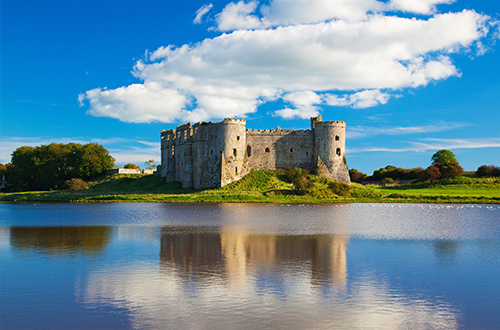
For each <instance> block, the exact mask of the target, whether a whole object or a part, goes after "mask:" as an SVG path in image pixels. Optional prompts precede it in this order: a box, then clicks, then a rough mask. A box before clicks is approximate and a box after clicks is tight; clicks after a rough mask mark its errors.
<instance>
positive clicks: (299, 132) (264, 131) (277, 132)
mask: <svg viewBox="0 0 500 330" xmlns="http://www.w3.org/2000/svg"><path fill="white" fill-rule="evenodd" d="M246 132H247V134H252V135H288V134H292V133H293V134H296V135H304V136H306V135H310V134H311V133H312V131H311V130H310V129H306V130H293V129H281V128H278V129H274V128H273V129H252V128H247V129H246Z"/></svg>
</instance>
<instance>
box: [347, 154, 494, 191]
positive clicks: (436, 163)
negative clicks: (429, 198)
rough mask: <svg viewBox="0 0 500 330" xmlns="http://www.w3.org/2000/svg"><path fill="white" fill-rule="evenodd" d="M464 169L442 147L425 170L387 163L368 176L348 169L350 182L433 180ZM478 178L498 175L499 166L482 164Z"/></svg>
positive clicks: (459, 172) (459, 174) (460, 173)
mask: <svg viewBox="0 0 500 330" xmlns="http://www.w3.org/2000/svg"><path fill="white" fill-rule="evenodd" d="M463 173H464V170H463V169H462V167H461V166H460V165H459V163H458V161H457V159H456V157H455V154H453V152H451V151H449V150H446V149H443V150H439V151H437V152H436V153H435V154H434V155H433V156H432V158H431V165H430V166H429V167H427V168H426V169H425V170H424V169H423V168H421V167H417V168H411V169H405V168H401V167H396V166H392V165H388V166H386V167H384V168H380V169H378V170H376V171H374V172H373V174H372V175H370V176H368V175H367V174H364V173H362V172H359V171H358V170H356V169H351V170H349V175H350V177H351V181H352V182H357V183H362V182H363V181H381V182H384V183H391V182H398V181H413V182H433V181H437V180H440V179H452V178H455V177H458V176H461V175H463ZM475 176H476V177H478V178H486V177H500V168H499V167H498V166H493V165H489V166H487V165H482V166H480V167H479V168H478V169H477V171H476V172H475Z"/></svg>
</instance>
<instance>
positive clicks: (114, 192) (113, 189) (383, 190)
mask: <svg viewBox="0 0 500 330" xmlns="http://www.w3.org/2000/svg"><path fill="white" fill-rule="evenodd" d="M307 180H308V182H310V184H309V186H308V187H307V189H302V190H300V193H301V194H298V190H299V188H300V187H297V186H295V185H294V184H293V183H290V182H289V181H288V182H287V180H286V178H284V177H283V175H282V173H281V172H280V171H255V172H251V173H250V174H249V175H247V176H246V177H244V178H243V179H241V180H239V181H237V182H233V183H231V184H229V185H227V186H225V187H222V188H218V189H207V190H194V189H183V188H182V187H181V185H180V184H179V183H173V184H165V183H164V180H163V179H162V178H161V177H159V176H155V175H132V174H128V175H127V174H115V175H108V176H103V177H100V178H98V179H95V180H93V181H91V182H89V189H87V190H80V191H70V190H66V191H45V192H20V193H1V194H0V201H11V202H80V203H85V202H255V203H343V202H348V203H349V202H356V203H363V202H370V203H391V202H397V203H470V204H475V203H481V204H500V178H485V179H479V178H466V177H461V178H457V179H453V180H447V181H442V182H440V183H438V184H420V185H402V186H394V187H380V186H363V185H360V184H352V185H351V186H350V187H347V188H346V186H345V185H338V184H336V183H335V182H333V181H332V180H326V179H321V178H318V177H316V176H314V175H308V176H307Z"/></svg>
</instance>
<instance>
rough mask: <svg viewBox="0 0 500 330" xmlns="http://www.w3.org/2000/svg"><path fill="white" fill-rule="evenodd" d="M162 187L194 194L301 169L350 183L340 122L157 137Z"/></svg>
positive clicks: (186, 129) (232, 124)
mask: <svg viewBox="0 0 500 330" xmlns="http://www.w3.org/2000/svg"><path fill="white" fill-rule="evenodd" d="M161 151H162V164H161V165H160V166H159V167H158V171H159V173H160V175H161V176H162V177H165V178H166V181H167V182H174V181H178V182H181V183H182V186H183V187H194V188H196V189H201V188H212V187H221V186H224V185H226V184H228V183H230V182H233V181H236V180H239V179H241V178H242V177H243V176H245V175H246V174H247V173H249V172H250V171H251V170H275V169H284V168H286V167H288V166H290V167H300V168H304V169H307V170H309V171H316V172H317V173H318V175H320V176H324V177H328V178H332V179H335V180H338V181H343V182H348V183H350V179H349V173H348V171H347V166H346V165H345V163H344V152H345V123H344V122H339V121H327V122H322V121H321V117H316V118H311V130H282V129H280V128H279V127H278V128H277V129H276V130H274V129H272V130H267V129H266V130H253V129H246V121H245V120H241V119H232V118H226V119H225V120H224V121H222V122H219V123H212V122H210V123H203V122H200V123H196V124H194V125H193V126H191V123H187V124H183V125H180V126H178V127H177V129H176V130H168V131H162V132H161Z"/></svg>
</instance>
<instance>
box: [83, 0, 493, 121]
mask: <svg viewBox="0 0 500 330" xmlns="http://www.w3.org/2000/svg"><path fill="white" fill-rule="evenodd" d="M444 2H445V1H439V0H434V1H432V0H429V1H425V4H426V5H425V6H427V7H426V8H429V10H431V11H434V10H435V9H433V8H435V7H434V6H435V5H436V4H439V3H444ZM332 4H336V7H335V6H334V7H335V8H334V7H332V8H330V7H331V6H332ZM305 5H307V6H308V8H309V7H310V8H311V10H310V11H307V10H304V8H303V6H305ZM381 6H382V7H384V6H389V4H387V3H382V2H379V1H375V0H356V1H347V0H336V1H326V0H325V1H320V0H314V1H308V2H305V1H291V0H275V1H271V2H270V4H269V5H267V6H261V7H260V11H259V3H258V2H257V1H250V2H243V1H240V2H237V3H230V4H228V5H227V6H226V7H225V8H224V9H223V11H222V12H221V13H219V14H218V15H217V16H216V22H217V24H218V25H217V27H218V28H219V29H221V30H232V29H238V30H235V31H233V32H230V33H224V34H221V35H219V36H217V37H215V38H207V39H205V40H203V41H202V42H200V43H197V44H185V45H182V46H181V47H174V46H171V45H170V46H166V47H160V48H159V49H157V50H156V51H154V52H152V53H149V54H148V56H147V58H145V59H143V60H140V61H138V62H137V63H136V65H135V67H134V75H135V76H136V77H137V78H139V79H141V80H142V81H143V83H142V84H133V85H130V86H124V87H120V88H117V89H100V88H98V89H93V90H90V91H87V92H86V93H85V94H82V95H81V96H80V98H79V100H80V101H87V102H89V104H90V109H89V111H88V113H90V114H92V115H94V116H107V117H112V118H117V119H120V120H122V121H126V122H152V121H161V122H179V121H186V120H191V121H198V120H207V119H220V118H223V117H227V116H238V117H245V116H246V115H247V114H250V113H254V112H255V111H256V110H257V107H258V106H259V105H260V104H262V103H265V102H267V101H269V100H277V99H279V98H281V97H283V101H285V102H286V103H288V105H289V106H288V105H287V107H286V108H284V109H282V110H278V111H276V112H274V115H278V116H282V117H286V118H292V117H300V118H304V117H305V116H306V115H307V116H309V115H316V114H318V112H319V110H320V106H321V105H325V104H329V105H335V106H350V107H353V108H366V107H372V106H376V105H379V104H385V103H387V102H388V101H389V99H390V98H391V97H394V96H393V95H394V93H396V92H397V91H400V90H401V89H402V88H416V87H421V86H426V85H427V84H429V83H430V82H434V81H439V80H443V79H447V78H448V77H451V76H459V75H460V73H459V70H458V69H457V68H456V67H455V65H454V64H453V62H452V60H451V57H450V56H451V54H452V53H457V52H463V51H469V50H471V49H475V48H478V49H479V48H481V47H479V46H481V44H480V43H479V42H480V41H481V39H483V38H484V37H486V36H487V35H488V33H489V32H488V31H489V30H488V27H489V24H490V21H489V18H488V17H487V16H485V15H482V14H478V13H476V12H475V11H473V10H464V11H462V12H458V13H445V14H435V15H433V16H431V17H429V18H427V19H416V18H405V17H398V16H385V15H384V14H381V13H380V12H379V11H382V9H384V8H385V7H384V8H382V7H381ZM392 6H396V2H392ZM202 8H203V7H202ZM202 8H200V10H199V11H198V14H201V13H202V12H203V10H202ZM206 9H207V8H205V10H206ZM386 9H387V8H386ZM408 10H409V9H408ZM412 10H414V11H416V10H417V9H412ZM334 12H335V13H337V14H338V15H340V13H342V12H345V13H344V14H342V15H344V16H345V17H344V16H342V17H340V16H338V17H337V16H335V17H334V16H332V15H333V14H332V13H334ZM373 12H378V13H376V14H374V13H373ZM307 15H311V17H310V18H307V17H306V16H307ZM358 16H359V17H358ZM202 17H203V15H200V20H201V18H202ZM332 18H335V20H330V19H332ZM287 19H288V21H287ZM304 23H307V24H304ZM280 24H281V25H280ZM290 24H291V25H290ZM278 25H279V26H278ZM269 26H272V28H267V27H269ZM252 29H253V30H252ZM381 90H383V91H384V92H381ZM303 91H308V92H310V93H313V94H315V95H327V96H324V97H323V98H321V100H320V101H318V102H314V103H308V105H307V106H306V105H303V104H302V105H301V104H300V102H296V100H292V99H290V97H293V96H297V95H300V93H303ZM339 92H340V93H339ZM297 93H299V94H297ZM287 97H288V98H289V99H287Z"/></svg>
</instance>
